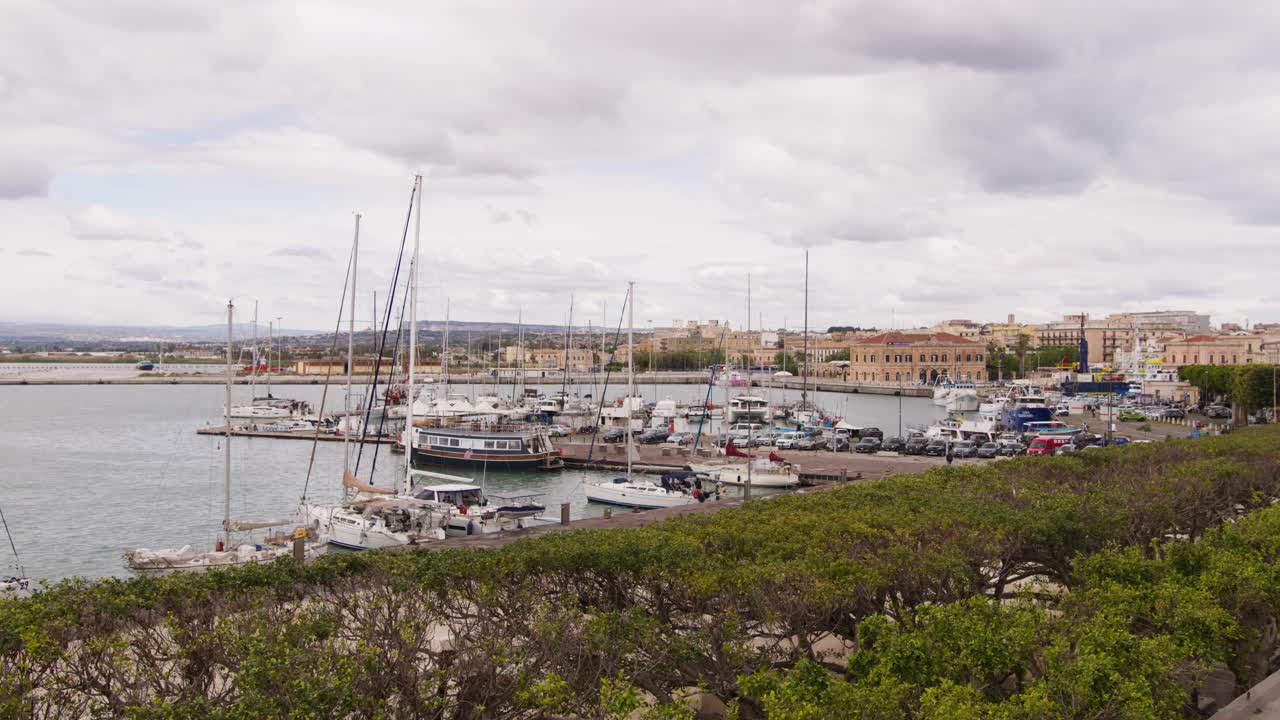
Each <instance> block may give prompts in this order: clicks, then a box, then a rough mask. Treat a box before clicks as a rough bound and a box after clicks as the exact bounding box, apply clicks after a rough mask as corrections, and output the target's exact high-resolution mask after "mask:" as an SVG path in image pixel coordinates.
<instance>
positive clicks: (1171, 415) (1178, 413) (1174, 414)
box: [1160, 408, 1187, 420]
mask: <svg viewBox="0 0 1280 720" xmlns="http://www.w3.org/2000/svg"><path fill="white" fill-rule="evenodd" d="M1186 416H1187V414H1186V413H1185V412H1183V411H1182V409H1181V408H1169V409H1168V410H1165V411H1164V412H1163V413H1161V414H1160V417H1163V418H1165V419H1168V420H1182V419H1183V418H1185V417H1186Z"/></svg>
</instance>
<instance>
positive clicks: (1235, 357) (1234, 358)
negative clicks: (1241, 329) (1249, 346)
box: [1231, 355, 1240, 365]
mask: <svg viewBox="0 0 1280 720" xmlns="http://www.w3.org/2000/svg"><path fill="white" fill-rule="evenodd" d="M1239 362H1240V360H1239V356H1237V355H1232V356H1231V364H1232V365H1235V364H1237V363H1239Z"/></svg>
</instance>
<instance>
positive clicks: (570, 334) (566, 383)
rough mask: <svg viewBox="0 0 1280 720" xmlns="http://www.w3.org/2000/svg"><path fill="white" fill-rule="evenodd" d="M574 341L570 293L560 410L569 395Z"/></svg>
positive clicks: (562, 408) (571, 297)
mask: <svg viewBox="0 0 1280 720" xmlns="http://www.w3.org/2000/svg"><path fill="white" fill-rule="evenodd" d="M572 342H573V293H569V322H568V323H567V324H566V325H565V326H564V374H563V375H562V376H561V380H560V410H561V411H563V410H564V406H565V404H566V400H567V399H568V397H569V393H568V391H569V387H568V386H569V345H570V344H571V343H572Z"/></svg>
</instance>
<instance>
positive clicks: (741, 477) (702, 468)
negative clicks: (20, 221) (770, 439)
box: [689, 453, 800, 488]
mask: <svg viewBox="0 0 1280 720" xmlns="http://www.w3.org/2000/svg"><path fill="white" fill-rule="evenodd" d="M770 455H771V456H773V458H776V460H775V459H772V458H755V459H751V460H748V461H747V462H745V463H741V462H709V463H698V464H691V465H689V469H691V470H693V471H694V472H697V473H699V474H701V475H702V476H704V477H706V478H708V479H710V480H712V481H713V482H722V483H724V484H726V485H746V484H747V481H748V480H750V481H751V486H752V487H774V488H792V487H796V486H797V485H799V484H800V467H799V466H798V465H793V464H791V463H789V462H786V461H785V460H784V459H782V458H780V457H777V456H774V455H773V453H770Z"/></svg>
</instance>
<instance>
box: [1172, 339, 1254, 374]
mask: <svg viewBox="0 0 1280 720" xmlns="http://www.w3.org/2000/svg"><path fill="white" fill-rule="evenodd" d="M1265 342H1266V338H1264V337H1262V336H1258V335H1193V336H1191V337H1189V338H1186V339H1185V340H1173V341H1169V342H1166V343H1165V344H1164V351H1163V354H1162V356H1161V357H1162V359H1163V360H1164V366H1165V367H1166V368H1170V369H1173V368H1179V367H1182V366H1183V365H1247V364H1249V363H1255V362H1258V363H1265V362H1267V361H1268V358H1267V357H1266V356H1267V352H1266V348H1264V344H1265ZM1272 354H1274V353H1272Z"/></svg>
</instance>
